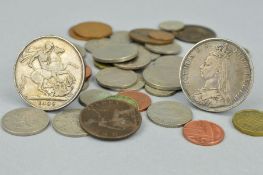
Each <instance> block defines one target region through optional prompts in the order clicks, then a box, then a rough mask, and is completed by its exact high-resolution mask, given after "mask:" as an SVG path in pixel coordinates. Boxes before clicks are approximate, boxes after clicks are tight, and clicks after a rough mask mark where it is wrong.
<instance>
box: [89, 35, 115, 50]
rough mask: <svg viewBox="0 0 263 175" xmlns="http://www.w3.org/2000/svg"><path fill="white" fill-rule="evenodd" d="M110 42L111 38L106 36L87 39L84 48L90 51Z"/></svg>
mask: <svg viewBox="0 0 263 175" xmlns="http://www.w3.org/2000/svg"><path fill="white" fill-rule="evenodd" d="M109 44H111V40H110V39H108V38H103V39H93V40H89V41H87V42H86V43H85V49H86V50H87V51H88V52H90V53H92V52H94V51H95V50H96V49H99V48H101V47H105V46H107V45H109Z"/></svg>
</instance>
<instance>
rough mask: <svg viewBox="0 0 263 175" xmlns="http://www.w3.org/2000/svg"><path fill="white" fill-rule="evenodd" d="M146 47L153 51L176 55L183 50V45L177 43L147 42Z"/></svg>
mask: <svg viewBox="0 0 263 175" xmlns="http://www.w3.org/2000/svg"><path fill="white" fill-rule="evenodd" d="M145 47H146V48H147V49H148V50H150V51H151V52H154V53H158V54H162V55H176V54H178V53H180V52H181V50H182V47H181V46H180V45H179V44H177V43H172V44H166V45H153V44H146V45H145Z"/></svg>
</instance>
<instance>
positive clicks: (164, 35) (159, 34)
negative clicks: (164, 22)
mask: <svg viewBox="0 0 263 175" xmlns="http://www.w3.org/2000/svg"><path fill="white" fill-rule="evenodd" d="M149 37H151V38H153V39H156V40H163V41H170V42H172V41H173V39H174V35H173V34H171V33H168V32H165V31H161V30H156V31H151V32H149Z"/></svg>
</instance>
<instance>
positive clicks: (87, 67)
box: [85, 65, 92, 79]
mask: <svg viewBox="0 0 263 175" xmlns="http://www.w3.org/2000/svg"><path fill="white" fill-rule="evenodd" d="M91 73H92V71H91V68H90V67H89V65H86V67H85V75H86V79H89V77H90V76H91Z"/></svg>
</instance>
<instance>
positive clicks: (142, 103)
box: [118, 91, 152, 111]
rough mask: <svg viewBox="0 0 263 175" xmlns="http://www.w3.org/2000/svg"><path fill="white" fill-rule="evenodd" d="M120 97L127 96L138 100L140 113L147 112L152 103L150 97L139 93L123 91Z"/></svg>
mask: <svg viewBox="0 0 263 175" xmlns="http://www.w3.org/2000/svg"><path fill="white" fill-rule="evenodd" d="M118 95H122V96H127V97H130V98H132V99H134V100H136V101H137V103H138V105H139V111H145V110H146V109H147V108H148V107H149V106H150V105H151V103H152V101H151V98H150V97H149V96H148V95H146V94H144V93H142V92H138V91H123V92H120V93H119V94H118Z"/></svg>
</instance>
